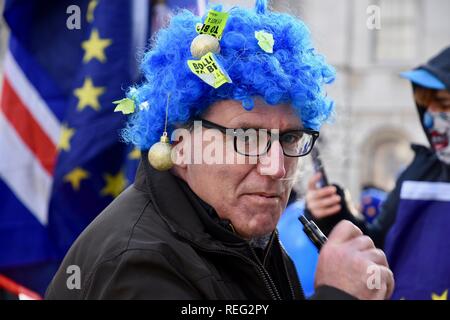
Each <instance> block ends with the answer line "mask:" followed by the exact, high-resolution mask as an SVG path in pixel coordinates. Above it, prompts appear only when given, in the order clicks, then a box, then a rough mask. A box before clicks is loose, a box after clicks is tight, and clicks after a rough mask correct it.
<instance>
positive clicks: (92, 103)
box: [73, 77, 105, 111]
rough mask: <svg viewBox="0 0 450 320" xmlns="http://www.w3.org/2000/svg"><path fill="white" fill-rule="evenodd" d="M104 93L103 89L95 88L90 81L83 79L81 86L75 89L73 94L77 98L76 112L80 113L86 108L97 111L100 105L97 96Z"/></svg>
mask: <svg viewBox="0 0 450 320" xmlns="http://www.w3.org/2000/svg"><path fill="white" fill-rule="evenodd" d="M104 92H105V87H95V86H94V83H93V82H92V79H91V78H90V77H87V78H86V79H84V83H83V86H82V87H81V88H78V89H75V90H74V92H73V94H74V95H75V96H76V97H77V98H78V105H77V110H78V111H82V110H84V108H86V107H88V106H89V107H91V108H92V109H94V110H96V111H98V110H99V109H100V103H99V102H98V98H99V96H101V95H102V94H103V93H104Z"/></svg>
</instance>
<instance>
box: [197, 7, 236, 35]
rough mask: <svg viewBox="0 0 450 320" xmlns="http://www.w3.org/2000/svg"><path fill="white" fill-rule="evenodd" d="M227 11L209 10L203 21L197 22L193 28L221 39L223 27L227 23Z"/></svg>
mask: <svg viewBox="0 0 450 320" xmlns="http://www.w3.org/2000/svg"><path fill="white" fill-rule="evenodd" d="M227 19H228V13H227V12H219V11H215V10H209V11H208V15H207V16H206V19H205V23H203V24H201V23H197V25H196V26H195V29H196V30H197V32H198V33H200V34H209V35H212V36H213V37H216V38H217V39H219V40H220V39H222V33H223V29H225V25H226V24H227Z"/></svg>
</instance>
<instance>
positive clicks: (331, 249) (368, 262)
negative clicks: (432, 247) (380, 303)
mask: <svg viewBox="0 0 450 320" xmlns="http://www.w3.org/2000/svg"><path fill="white" fill-rule="evenodd" d="M374 277H376V278H375V279H374ZM321 285H328V286H332V287H335V288H338V289H341V290H343V291H345V292H347V293H349V294H351V295H353V296H354V297H356V298H358V299H364V300H366V299H367V300H381V299H389V298H390V296H391V295H392V292H393V290H394V276H393V274H392V271H391V270H390V269H389V266H388V263H387V260H386V256H385V255H384V252H383V251H382V250H380V249H377V248H375V245H374V243H373V241H372V240H371V239H370V238H369V237H367V236H364V235H363V234H362V232H361V230H360V229H358V227H356V226H355V225H354V224H352V223H351V222H349V221H347V220H343V221H341V222H340V223H338V224H337V225H336V227H335V228H334V229H333V231H332V232H331V233H330V236H329V237H328V241H327V242H326V243H325V245H324V246H323V247H322V249H321V251H320V255H319V262H318V264H317V270H316V278H315V287H318V286H321Z"/></svg>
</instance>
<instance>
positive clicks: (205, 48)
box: [191, 34, 220, 58]
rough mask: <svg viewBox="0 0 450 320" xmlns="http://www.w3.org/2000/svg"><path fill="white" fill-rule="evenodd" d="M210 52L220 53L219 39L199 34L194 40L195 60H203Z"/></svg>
mask: <svg viewBox="0 0 450 320" xmlns="http://www.w3.org/2000/svg"><path fill="white" fill-rule="evenodd" d="M208 52H212V53H219V52H220V44H219V39H217V38H216V37H213V36H211V35H209V34H199V35H198V36H196V37H195V38H194V40H192V43H191V54H192V56H193V57H195V58H201V57H203V56H204V55H205V54H207V53H208Z"/></svg>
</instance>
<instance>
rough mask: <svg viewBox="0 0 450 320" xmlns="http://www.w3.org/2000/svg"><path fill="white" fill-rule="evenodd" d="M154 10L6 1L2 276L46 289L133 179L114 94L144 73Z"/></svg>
mask: <svg viewBox="0 0 450 320" xmlns="http://www.w3.org/2000/svg"><path fill="white" fill-rule="evenodd" d="M74 3H75V5H74ZM200 3H202V5H201V6H200V8H201V9H204V3H203V1H200ZM197 5H198V1H194V0H192V1H172V2H171V1H167V2H166V8H167V7H175V6H182V7H191V9H192V8H195V7H197ZM154 8H156V7H154V6H152V2H151V1H148V0H133V1H128V0H115V1H104V0H82V1H67V0H47V1H24V0H7V1H6V2H5V8H4V18H5V21H6V23H7V25H8V27H9V29H10V36H9V43H8V48H7V50H6V56H5V59H4V61H3V71H4V73H3V85H2V86H1V94H0V157H1V158H0V159H1V160H0V274H4V275H6V276H8V277H10V278H12V279H14V280H15V281H17V282H19V283H21V284H23V285H26V286H28V287H30V288H32V289H33V290H35V291H37V292H40V293H41V294H42V293H43V292H44V290H45V288H46V286H47V284H48V282H49V281H50V280H51V277H52V275H53V273H54V272H55V271H56V268H57V267H58V264H59V262H60V261H61V259H62V257H63V256H64V254H65V253H66V251H67V250H68V248H69V247H70V245H71V244H72V242H73V241H74V240H75V239H76V237H77V236H78V235H79V233H80V232H81V231H82V230H83V229H84V228H85V227H86V226H87V224H89V222H90V221H92V219H93V218H94V217H95V216H96V215H97V214H98V213H100V212H101V210H102V209H103V208H105V207H106V206H107V205H108V204H109V203H110V202H111V201H112V200H113V199H114V197H116V196H117V195H118V194H119V193H120V192H121V191H122V190H123V189H124V188H125V187H126V186H127V185H128V184H129V183H131V182H132V181H133V178H134V172H135V169H136V166H137V161H138V159H139V151H137V150H132V149H130V148H129V147H128V146H126V145H124V144H123V143H121V142H120V141H119V131H120V129H121V128H122V127H123V125H124V121H125V120H126V118H125V116H123V115H122V114H119V113H114V112H113V109H114V105H113V104H112V101H114V100H118V99H121V98H122V97H123V96H124V88H127V87H128V86H129V85H130V84H131V83H132V82H135V81H137V80H138V79H137V77H138V72H137V66H136V64H137V61H138V53H139V52H142V51H144V48H145V47H146V45H147V39H148V38H149V35H150V32H151V30H150V28H151V26H152V25H153V26H157V25H158V23H152V21H151V20H152V19H153V20H154V19H156V18H158V19H159V20H158V21H161V19H160V17H153V15H152V10H153V9H154ZM160 9H161V7H159V9H158V10H160ZM153 12H155V10H153ZM161 12H164V10H161ZM77 14H78V15H79V16H78V18H79V20H78V22H79V27H78V28H77V27H76V26H77V20H76V19H77ZM74 19H75V20H74ZM0 80H1V79H0Z"/></svg>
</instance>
